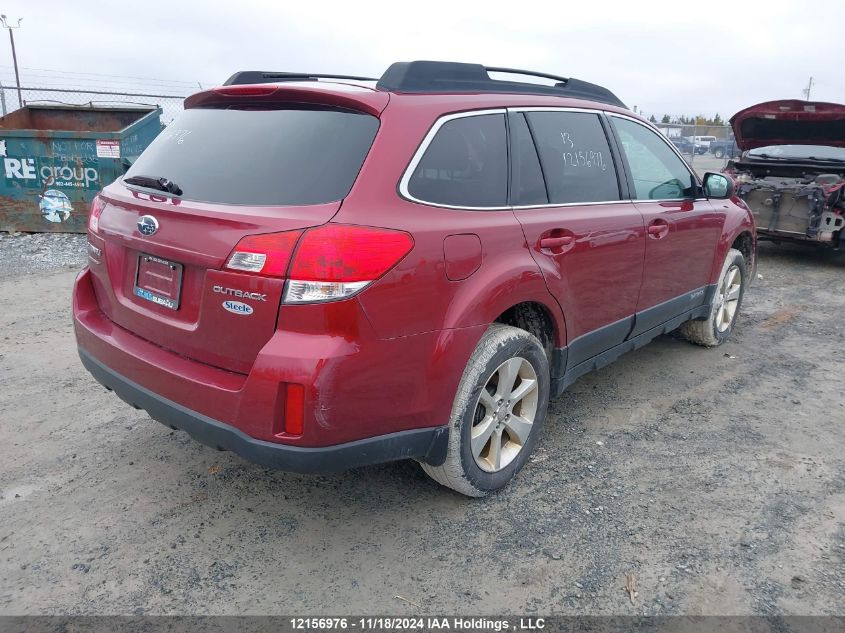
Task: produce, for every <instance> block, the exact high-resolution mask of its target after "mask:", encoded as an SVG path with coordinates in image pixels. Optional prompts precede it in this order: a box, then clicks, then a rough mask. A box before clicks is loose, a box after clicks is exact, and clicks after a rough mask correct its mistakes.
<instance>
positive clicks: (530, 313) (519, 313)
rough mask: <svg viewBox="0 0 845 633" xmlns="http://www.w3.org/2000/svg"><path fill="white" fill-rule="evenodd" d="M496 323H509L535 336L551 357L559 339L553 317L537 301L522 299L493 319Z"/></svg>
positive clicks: (547, 309) (546, 308)
mask: <svg viewBox="0 0 845 633" xmlns="http://www.w3.org/2000/svg"><path fill="white" fill-rule="evenodd" d="M495 322H496V323H502V324H503V325H511V326H513V327H517V328H519V329H521V330H525V331H526V332H529V333H530V334H533V335H534V336H536V337H537V339H538V340H539V341H540V343H541V344H542V345H543V349H544V350H545V351H546V356H547V357H548V358H550V359H551V357H552V351H553V349H554V347H555V346H556V342H557V341H558V340H559V337H558V328H557V327H556V325H555V319H554V316H553V315H552V312H551V311H550V310H549V308H548V307H546V306H545V305H543V304H542V303H540V302H537V301H523V302H521V303H517V304H516V305H513V306H511V307H510V308H508V309H507V310H505V311H504V312H502V313H501V314H500V315H499V316H498V317H496V319H495Z"/></svg>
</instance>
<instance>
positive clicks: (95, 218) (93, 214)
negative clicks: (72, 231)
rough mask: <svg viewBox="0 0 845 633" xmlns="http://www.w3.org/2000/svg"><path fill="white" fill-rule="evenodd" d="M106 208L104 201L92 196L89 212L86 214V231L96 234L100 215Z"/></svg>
mask: <svg viewBox="0 0 845 633" xmlns="http://www.w3.org/2000/svg"><path fill="white" fill-rule="evenodd" d="M105 206H106V201H105V200H103V199H102V198H101V197H100V196H94V199H93V200H92V201H91V210H90V211H89V212H88V230H89V231H91V232H92V233H96V232H97V231H98V230H99V228H100V215H102V213H103V209H104V208H105Z"/></svg>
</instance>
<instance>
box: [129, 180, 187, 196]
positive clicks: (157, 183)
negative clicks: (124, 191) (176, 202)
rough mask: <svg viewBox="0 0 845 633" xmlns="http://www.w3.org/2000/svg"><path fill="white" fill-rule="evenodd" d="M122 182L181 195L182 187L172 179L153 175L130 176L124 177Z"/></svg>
mask: <svg viewBox="0 0 845 633" xmlns="http://www.w3.org/2000/svg"><path fill="white" fill-rule="evenodd" d="M123 182H125V183H126V184H127V185H138V186H139V187H146V188H147V189H158V190H159V191H165V192H167V193H172V194H173V195H174V196H181V195H182V189H181V188H180V187H179V185H177V184H176V183H175V182H173V181H172V180H168V179H167V178H156V177H155V176H130V177H129V178H124V179H123Z"/></svg>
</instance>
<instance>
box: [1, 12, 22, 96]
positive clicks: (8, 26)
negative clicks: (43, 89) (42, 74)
mask: <svg viewBox="0 0 845 633" xmlns="http://www.w3.org/2000/svg"><path fill="white" fill-rule="evenodd" d="M21 21H23V18H19V19H18V23H17V25H16V26H12V25H11V24H9V23H8V22H6V16H5V14H4V15H0V23H2V24H3V28H4V29H8V31H9V41H10V42H11V43H12V63H13V64H14V65H15V83H16V84H17V86H18V107H19V108H22V107H23V97H22V96H21V76H20V73H18V55H17V53H16V52H15V33H14V29H19V28H21Z"/></svg>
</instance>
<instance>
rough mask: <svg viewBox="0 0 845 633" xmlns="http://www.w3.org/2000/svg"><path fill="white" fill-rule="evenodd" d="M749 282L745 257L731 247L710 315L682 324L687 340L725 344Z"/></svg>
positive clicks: (715, 344)
mask: <svg viewBox="0 0 845 633" xmlns="http://www.w3.org/2000/svg"><path fill="white" fill-rule="evenodd" d="M747 285H748V271H747V269H746V265H745V257H743V255H742V253H740V252H739V251H738V250H736V249H735V248H732V249H731V250H729V251H728V255H727V257H725V263H724V264H723V265H722V271H721V274H720V275H719V282H718V284H717V286H716V296H714V297H713V304H712V306H711V307H710V314H709V315H708V317H707V318H706V319H699V320H696V321H687V322H686V323H684V324H683V325H682V326H681V333H682V334H683V335H684V336H685V337H686V338H687V340H689V341H691V342H693V343H696V344H697V345H703V346H704V347H716V346H717V345H721V344H722V343H724V342H725V341H726V340H728V337H729V336H730V335H731V332H732V331H733V328H734V324H735V323H736V318H737V316H738V315H739V308H740V306H741V305H742V298H743V296H744V295H745V288H746V286H747Z"/></svg>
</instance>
